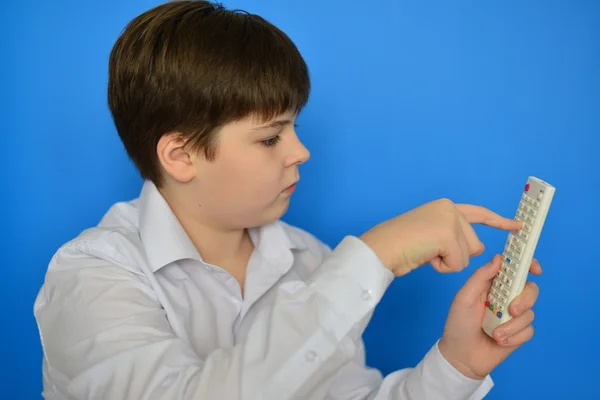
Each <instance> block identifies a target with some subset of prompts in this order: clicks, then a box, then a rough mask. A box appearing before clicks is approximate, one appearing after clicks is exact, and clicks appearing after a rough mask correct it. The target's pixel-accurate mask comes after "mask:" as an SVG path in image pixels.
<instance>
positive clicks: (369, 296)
mask: <svg viewBox="0 0 600 400" xmlns="http://www.w3.org/2000/svg"><path fill="white" fill-rule="evenodd" d="M361 297H362V298H363V300H365V301H369V300H371V299H372V298H373V292H372V291H370V290H363V292H362V296H361Z"/></svg>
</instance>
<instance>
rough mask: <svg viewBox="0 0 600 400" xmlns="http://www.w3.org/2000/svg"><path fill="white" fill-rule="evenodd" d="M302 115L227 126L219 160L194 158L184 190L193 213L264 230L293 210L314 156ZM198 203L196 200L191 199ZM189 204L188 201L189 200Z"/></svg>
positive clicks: (225, 223)
mask: <svg viewBox="0 0 600 400" xmlns="http://www.w3.org/2000/svg"><path fill="white" fill-rule="evenodd" d="M295 120H296V115H295V114H293V113H286V114H283V115H280V116H278V117H276V118H274V119H273V120H271V121H268V122H266V123H260V122H258V121H256V120H254V119H253V118H246V119H243V120H241V121H238V122H233V123H230V124H227V125H225V126H224V127H223V128H222V129H221V130H220V132H219V133H218V140H217V156H216V159H215V160H213V161H207V160H206V159H205V158H204V156H203V155H202V154H198V155H196V156H194V157H193V163H190V164H189V168H192V169H193V171H187V173H188V174H190V175H187V176H189V177H192V176H193V178H192V179H189V180H188V181H187V182H186V183H185V185H184V186H186V189H185V194H186V195H187V196H191V197H193V201H189V203H188V204H190V206H192V205H193V207H194V208H195V210H192V213H193V214H195V215H196V216H197V217H199V218H200V220H202V221H206V222H208V223H210V224H211V225H213V226H215V227H218V228H221V229H240V228H249V227H254V226H259V225H262V224H264V223H267V222H271V221H274V220H276V219H278V218H280V217H281V216H282V215H283V214H284V213H285V212H286V211H287V209H288V206H289V201H290V196H291V194H292V192H293V190H294V188H295V187H294V186H293V185H294V184H295V183H296V182H297V181H298V179H299V178H300V175H299V172H298V166H299V165H300V164H302V163H304V162H305V161H307V160H308V159H309V157H310V154H309V152H308V150H307V149H306V148H305V147H304V145H302V143H301V142H300V141H299V139H298V137H297V136H296V132H295V129H294V123H295ZM188 200H192V199H188ZM186 202H188V201H186Z"/></svg>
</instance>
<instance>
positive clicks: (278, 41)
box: [108, 0, 310, 186]
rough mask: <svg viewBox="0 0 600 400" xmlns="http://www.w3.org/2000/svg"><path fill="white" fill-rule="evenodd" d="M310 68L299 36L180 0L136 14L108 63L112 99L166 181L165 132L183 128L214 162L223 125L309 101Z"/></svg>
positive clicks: (133, 147)
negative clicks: (160, 148) (161, 152)
mask: <svg viewBox="0 0 600 400" xmlns="http://www.w3.org/2000/svg"><path fill="white" fill-rule="evenodd" d="M309 92H310V79H309V75H308V69H307V66H306V63H305V62H304V60H303V58H302V56H301V55H300V53H299V51H298V49H297V48H296V46H295V45H294V43H293V42H292V41H291V40H290V38H289V37H288V36H287V35H286V34H285V33H283V32H282V31H281V30H279V29H278V28H277V27H275V26H273V25H272V24H271V23H269V22H267V21H266V20H264V19H263V18H261V17H260V16H257V15H253V14H249V13H246V12H238V11H230V10H226V9H225V8H224V7H223V6H222V5H220V4H218V3H210V2H207V1H193V0H192V1H175V2H169V3H166V4H162V5H159V6H157V7H154V8H152V9H150V10H148V11H146V12H144V13H143V14H141V15H139V16H138V17H136V18H135V19H133V20H132V21H131V22H130V23H129V24H128V25H127V27H126V28H125V30H124V31H123V33H122V34H121V36H120V37H119V38H118V40H117V41H116V43H115V45H114V47H113V49H112V51H111V54H110V61H109V80H108V104H109V107H110V111H111V113H112V117H113V120H114V123H115V126H116V129H117V132H118V133H119V136H120V138H121V140H122V142H123V144H124V146H125V149H126V151H127V154H128V155H129V157H130V158H131V160H132V161H133V163H134V164H135V165H136V167H137V168H138V170H139V171H140V174H141V175H142V177H143V178H145V179H149V180H152V181H153V182H154V183H155V184H156V185H157V186H160V185H161V184H162V175H161V168H160V164H159V161H158V157H157V154H156V146H157V145H158V141H159V140H160V138H161V137H162V136H163V135H164V134H165V133H168V132H180V133H182V134H183V135H185V136H186V137H187V138H189V143H190V144H191V146H193V148H194V149H195V150H197V151H201V150H202V151H204V155H205V156H206V158H207V159H209V160H214V158H215V157H216V141H217V132H218V129H219V127H221V126H222V125H224V124H226V123H228V122H232V121H235V120H238V119H240V118H244V117H246V116H249V115H254V116H256V117H258V118H260V119H261V120H263V121H266V120H269V119H271V118H273V117H275V116H277V115H280V114H282V113H284V112H287V111H295V112H299V111H300V110H301V109H302V108H303V107H304V105H305V104H306V102H307V101H308V97H309Z"/></svg>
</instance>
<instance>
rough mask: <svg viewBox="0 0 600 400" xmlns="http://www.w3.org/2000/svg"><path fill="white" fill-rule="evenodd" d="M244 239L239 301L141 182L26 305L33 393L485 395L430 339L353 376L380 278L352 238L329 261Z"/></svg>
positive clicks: (264, 233) (277, 227)
mask: <svg viewBox="0 0 600 400" xmlns="http://www.w3.org/2000/svg"><path fill="white" fill-rule="evenodd" d="M250 236H251V238H252V241H253V243H254V245H255V250H254V252H253V254H252V256H251V258H250V261H249V263H248V266H247V272H246V274H247V275H246V283H245V287H244V297H243V298H242V296H241V291H240V287H239V284H238V282H237V281H236V279H234V278H233V277H232V276H231V275H230V274H228V273H227V272H225V271H224V270H222V269H221V268H219V267H217V266H214V265H209V264H207V263H205V262H203V261H202V258H201V257H200V255H199V254H198V252H197V250H196V249H195V247H194V246H193V245H192V243H191V241H190V239H189V237H188V236H187V235H186V233H185V231H184V230H183V228H182V227H181V225H180V224H179V222H178V220H177V219H176V217H175V216H174V214H173V213H172V211H171V209H170V208H169V206H168V204H167V203H166V201H165V200H164V199H163V197H162V196H161V194H160V192H159V191H158V190H157V189H156V187H155V186H154V185H153V184H152V183H150V182H145V183H144V187H143V188H142V192H141V196H140V197H139V198H138V199H135V200H133V201H130V202H120V203H117V204H115V205H114V206H113V207H111V209H110V210H109V211H108V213H107V214H106V215H105V216H104V218H103V219H102V221H101V222H100V223H99V225H98V226H96V227H94V228H91V229H88V230H86V231H84V232H82V233H81V234H80V235H79V236H78V237H77V238H75V239H74V240H72V241H70V242H68V243H66V244H65V245H63V246H62V247H61V248H60V249H59V250H58V251H57V253H56V254H55V255H54V257H53V258H52V260H51V262H50V265H49V268H48V271H47V274H46V278H45V282H44V284H43V287H42V288H41V290H40V292H39V295H38V297H37V299H36V302H35V310H34V313H35V317H36V320H37V322H38V327H39V331H40V337H41V342H42V346H43V350H44V360H43V379H44V392H43V395H44V397H45V398H46V399H48V400H50V399H55V400H56V399H61V400H62V399H107V400H121V399H135V400H142V399H169V400H184V399H196V400H199V399H202V400H204V399H211V400H212V399H215V400H237V399H240V400H242V399H243V400H255V399H256V400H270V399H275V400H287V399H311V400H312V399H328V400H342V399H348V400H349V399H377V400H383V399H390V400H391V399H398V400H400V399H402V400H429V399H435V400H440V399H453V400H454V399H456V400H458V399H460V400H464V399H469V400H473V399H481V398H483V397H484V396H485V395H486V394H487V392H488V391H489V390H490V389H491V387H492V385H493V384H492V380H491V378H490V377H489V376H488V377H486V378H485V379H484V380H483V381H477V380H472V379H470V378H467V377H465V376H464V375H462V374H461V373H460V372H459V371H457V370H456V369H455V368H454V367H452V366H451V365H450V364H449V363H448V362H447V361H446V360H445V359H444V358H443V356H442V355H441V354H440V352H439V350H438V348H437V343H435V344H434V345H433V346H432V348H431V350H430V351H429V352H428V353H427V354H426V355H425V357H424V359H423V360H422V361H421V362H420V363H419V364H418V365H417V366H416V367H415V368H407V369H401V370H399V371H396V372H394V373H392V374H389V375H388V376H386V377H385V378H384V377H382V375H381V373H380V372H379V371H378V370H376V369H371V368H368V367H366V366H365V354H364V348H363V342H362V339H361V336H362V333H363V330H364V329H365V327H366V325H367V323H368V321H369V319H370V318H371V314H372V312H373V310H374V308H375V306H376V305H377V303H378V302H379V301H380V299H381V297H382V295H383V294H384V292H385V290H386V289H387V287H388V285H389V284H390V282H391V281H392V280H393V278H394V277H393V274H392V273H391V272H390V271H389V270H388V269H386V268H385V267H384V266H383V265H382V264H381V262H380V261H379V259H378V258H377V256H376V255H375V254H374V253H373V252H372V250H371V249H370V248H369V247H368V246H367V245H366V244H364V243H363V242H362V241H361V240H359V239H358V238H356V237H353V236H347V237H345V238H344V239H343V240H342V242H341V243H340V244H339V245H338V246H337V247H336V248H335V249H334V250H333V251H331V250H330V249H329V248H328V247H327V246H326V245H324V244H323V243H322V242H320V241H319V240H317V239H316V238H314V237H313V236H312V235H310V234H308V233H307V232H305V231H303V230H301V229H299V228H296V227H292V226H290V225H288V224H286V223H284V222H282V221H277V222H273V223H271V224H268V225H265V226H262V227H260V228H258V229H252V230H250ZM382 340H387V341H389V342H390V343H391V342H393V340H394V335H393V332H390V333H389V336H387V337H384V338H382Z"/></svg>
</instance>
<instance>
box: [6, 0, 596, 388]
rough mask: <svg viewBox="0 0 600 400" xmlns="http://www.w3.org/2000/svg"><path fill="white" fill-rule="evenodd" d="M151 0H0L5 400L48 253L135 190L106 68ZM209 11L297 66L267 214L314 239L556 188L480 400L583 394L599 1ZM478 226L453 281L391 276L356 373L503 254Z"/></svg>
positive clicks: (414, 1) (19, 376)
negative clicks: (281, 166) (511, 349)
mask: <svg viewBox="0 0 600 400" xmlns="http://www.w3.org/2000/svg"><path fill="white" fill-rule="evenodd" d="M156 4H158V3H157V2H156V1H151V0H136V1H126V2H122V1H116V0H112V1H103V2H98V1H81V0H79V1H74V0H63V1H61V2H47V1H41V0H38V1H37V4H33V3H32V2H20V1H17V0H4V1H3V2H2V5H0V29H2V32H0V33H1V35H0V37H2V42H0V43H1V44H2V46H1V47H2V48H3V51H2V56H1V57H2V61H3V62H2V64H1V66H0V71H1V72H2V74H1V75H0V76H1V78H0V79H2V94H3V95H2V96H0V101H1V102H2V103H1V104H0V105H1V108H0V110H1V113H2V127H3V132H2V135H1V139H0V140H1V143H2V156H3V159H4V160H5V161H6V162H5V167H4V168H2V172H1V173H2V176H3V182H5V184H4V185H2V191H3V195H2V201H3V207H2V209H3V210H2V214H1V215H2V220H1V224H2V225H1V226H2V228H3V229H2V233H1V234H2V235H3V237H2V239H3V240H2V241H1V243H2V247H3V248H2V250H3V251H2V254H3V255H4V259H3V262H2V263H1V265H2V278H1V279H0V304H2V305H3V314H4V315H3V318H2V320H3V323H2V329H1V330H0V346H1V347H0V354H2V358H3V362H2V363H0V370H1V371H0V380H2V382H1V383H2V385H1V386H2V396H5V398H7V399H38V398H39V393H40V391H41V371H40V365H41V350H40V345H39V342H38V337H37V330H36V326H35V322H34V319H33V316H32V304H33V301H34V298H35V295H36V293H37V290H38V288H39V286H40V285H41V283H42V280H43V277H44V272H45V268H46V266H47V262H48V261H49V259H50V257H51V256H52V254H53V252H54V251H55V250H56V249H57V248H58V247H59V246H60V245H61V244H62V243H64V242H65V241H67V240H68V239H70V238H72V237H73V236H74V235H76V234H78V233H79V232H80V231H81V230H82V229H84V228H86V227H88V226H89V225H92V224H95V223H96V222H97V221H98V220H99V218H100V217H101V216H102V214H103V213H104V212H105V211H106V210H107V208H108V207H109V206H110V205H111V204H112V203H113V202H115V201H118V200H123V199H130V198H132V197H134V196H136V195H137V194H138V191H139V189H140V185H141V181H140V179H139V178H138V177H137V174H136V172H135V170H134V169H133V167H132V165H131V164H130V162H129V161H128V160H127V158H126V156H125V154H124V151H123V150H122V148H121V145H120V142H119V141H118V137H117V135H116V133H115V131H114V128H113V125H112V122H111V119H110V115H109V112H108V109H107V106H106V94H105V92H106V78H107V57H108V53H109V51H110V48H111V46H112V44H113V42H114V40H115V39H116V37H117V35H118V34H119V32H120V31H121V29H122V28H123V27H124V25H125V24H126V23H127V22H128V21H129V20H130V19H131V18H132V17H134V16H135V15H137V14H138V13H140V12H142V11H143V10H145V9H147V8H149V7H151V6H154V5H156ZM226 4H227V5H228V6H231V7H236V8H244V9H248V10H249V11H252V12H256V13H259V14H262V15H263V16H265V17H266V18H267V19H270V20H271V21H272V22H274V23H276V24H277V25H278V26H280V27H281V28H283V29H284V30H285V31H286V32H288V34H289V35H290V36H291V37H292V38H293V39H294V40H295V41H296V43H297V44H298V46H299V48H300V49H301V51H302V52H303V54H304V55H305V58H306V60H307V62H308V64H309V66H310V69H311V73H312V79H313V83H314V91H313V97H312V99H311V101H310V104H309V106H308V107H307V109H306V110H305V112H304V113H303V114H302V115H301V118H300V120H299V124H300V127H299V134H300V136H301V138H302V139H303V140H304V141H305V144H306V145H307V146H308V147H309V149H310V150H311V151H312V159H311V161H310V162H309V163H308V164H306V165H305V166H304V167H303V169H302V170H301V173H302V179H303V180H302V181H301V185H300V186H299V190H298V191H297V192H296V194H295V195H294V196H295V198H294V201H293V205H292V208H291V210H290V212H289V214H288V215H287V216H286V218H285V219H286V220H287V221H289V222H291V223H295V224H298V225H300V226H301V227H303V228H306V229H309V230H310V231H312V232H314V233H315V234H317V235H318V236H320V237H321V238H322V239H323V240H324V241H326V242H327V243H328V244H330V245H332V246H334V245H335V244H336V243H337V242H338V241H339V240H340V239H341V238H342V236H344V235H345V234H348V233H351V234H360V233H362V232H363V231H364V230H366V229H367V228H369V227H370V226H372V225H373V224H375V223H377V222H379V221H381V220H383V219H385V218H388V217H391V216H393V215H395V214H397V213H401V212H403V211H406V210H408V209H410V208H412V207H415V206H417V205H419V204H422V203H424V202H426V201H429V200H433V199H435V198H439V197H450V198H452V199H453V200H455V201H457V202H471V203H476V204H481V205H484V206H487V207H489V208H491V209H493V210H495V211H497V212H499V213H502V214H504V215H506V216H511V217H512V216H513V215H514V211H515V207H516V205H517V202H518V200H519V195H520V191H521V189H522V187H523V184H524V182H525V179H526V178H527V176H528V175H537V176H539V177H541V178H543V179H545V180H547V181H549V182H551V183H553V184H554V185H555V186H556V187H557V193H556V197H555V201H554V203H553V206H552V209H551V211H550V214H549V216H548V220H547V225H546V227H545V229H544V232H543V236H542V239H541V241H540V244H539V247H538V251H537V257H538V258H539V259H540V260H541V262H542V266H543V267H544V271H545V273H544V275H542V276H541V277H539V278H535V280H536V281H537V282H538V284H539V285H540V287H541V294H540V298H539V302H538V305H537V307H536V309H535V310H536V313H537V314H536V315H537V320H536V322H535V327H536V336H535V338H534V340H533V341H531V342H530V343H528V344H526V345H525V346H524V347H523V348H522V349H521V350H519V351H518V352H517V353H515V354H514V355H513V356H511V357H510V358H509V359H508V360H507V361H506V362H505V363H504V364H502V365H501V366H500V367H498V369H497V370H496V371H495V373H494V374H493V376H494V378H495V380H496V388H495V389H494V390H493V391H492V393H491V394H490V396H489V398H490V399H503V398H506V397H503V396H512V395H513V394H515V393H516V394H517V395H515V397H514V398H518V399H550V398H552V399H564V398H566V396H567V395H570V396H573V397H574V398H578V399H579V398H592V397H594V396H593V395H595V396H600V388H599V387H598V385H597V383H596V380H597V376H596V375H597V371H598V368H597V359H598V357H599V356H600V351H599V350H598V345H597V340H594V339H596V337H597V331H596V329H598V327H599V325H600V317H599V316H598V315H599V313H598V312H597V309H596V307H595V302H596V301H597V296H596V295H595V294H596V293H598V290H597V285H598V282H600V266H599V265H598V261H597V258H596V254H595V252H596V251H597V248H598V246H597V243H598V239H599V234H598V226H599V225H600V211H599V210H600V207H598V205H599V203H598V198H599V196H600V155H599V153H600V140H599V139H598V136H599V134H600V45H599V41H600V2H598V1H593V0H590V1H583V0H571V1H564V0H561V1H559V0H556V1H549V0H546V1H516V0H512V1H510V0H509V1H502V2H498V1H464V2H456V1H444V2H433V1H424V0H405V1H398V0H384V1H380V2H374V3H371V2H364V1H360V2H359V1H356V2H355V5H353V4H352V2H348V1H343V0H330V1H328V2H323V1H319V0H303V1H275V0H271V1H267V0H262V1H261V0H237V1H233V0H232V1H229V2H226ZM90 193H91V194H90ZM477 232H478V233H479V234H480V235H481V238H482V239H483V240H484V242H485V243H486V245H487V250H486V252H485V254H483V255H482V256H480V257H478V258H476V259H474V260H473V262H472V267H470V268H469V269H468V270H466V271H465V272H463V273H459V274H453V275H440V274H437V273H435V272H433V271H432V270H431V269H430V268H428V267H426V268H422V269H420V270H418V271H416V272H414V273H413V274H411V275H409V276H406V277H404V278H402V279H398V280H396V281H395V282H394V283H393V284H392V286H391V288H390V290H389V292H388V293H387V294H386V296H385V297H384V299H383V301H382V303H381V305H380V306H379V308H378V309H377V310H376V312H375V315H374V317H373V320H372V323H371V325H370V326H369V327H368V329H367V331H366V333H365V340H366V343H367V351H368V361H369V363H370V364H371V365H373V366H376V367H379V368H381V370H382V371H383V372H384V373H389V372H391V371H393V370H394V369H397V368H401V367H405V366H408V365H414V364H416V363H417V362H418V361H419V359H420V358H421V357H422V356H423V354H424V353H425V352H426V351H427V349H428V348H429V346H430V345H431V344H432V343H433V342H434V341H435V340H436V339H437V337H438V336H439V335H440V333H441V330H442V327H443V324H444V319H445V315H446V311H447V308H448V306H449V303H450V301H451V299H452V296H453V295H454V293H455V292H456V291H457V290H458V289H459V287H460V286H461V285H462V283H463V282H464V281H465V279H466V278H467V277H468V275H469V273H470V272H472V271H473V269H474V268H475V267H476V266H478V265H480V264H481V263H483V262H485V261H486V260H487V259H489V258H490V257H491V256H492V254H493V252H497V251H501V249H502V248H503V244H504V240H505V236H504V234H503V233H501V232H498V231H495V230H492V229H490V228H477ZM512 385H514V386H512ZM511 398H513V397H511ZM596 398H597V397H596Z"/></svg>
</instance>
